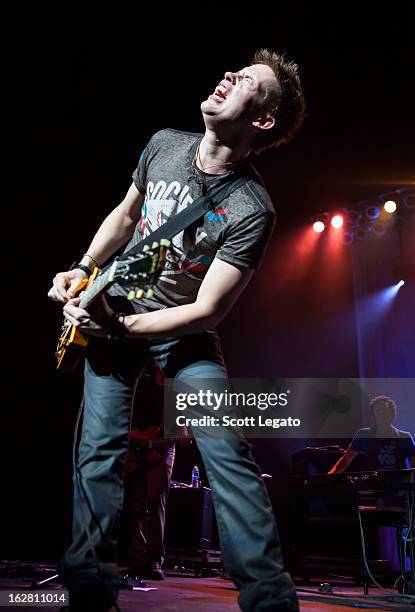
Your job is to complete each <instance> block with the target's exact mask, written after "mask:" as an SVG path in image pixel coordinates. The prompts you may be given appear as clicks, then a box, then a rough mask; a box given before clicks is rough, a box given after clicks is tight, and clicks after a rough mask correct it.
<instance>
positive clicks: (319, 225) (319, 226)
mask: <svg viewBox="0 0 415 612" xmlns="http://www.w3.org/2000/svg"><path fill="white" fill-rule="evenodd" d="M325 227H326V226H325V225H324V223H323V221H315V222H314V223H313V230H314V231H315V232H317V234H320V233H321V232H324V230H325Z"/></svg>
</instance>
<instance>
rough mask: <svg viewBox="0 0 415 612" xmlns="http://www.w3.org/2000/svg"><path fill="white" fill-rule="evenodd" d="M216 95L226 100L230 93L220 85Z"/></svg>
mask: <svg viewBox="0 0 415 612" xmlns="http://www.w3.org/2000/svg"><path fill="white" fill-rule="evenodd" d="M214 93H215V94H216V95H217V96H220V97H221V98H226V96H227V93H228V91H227V89H226V87H224V86H223V85H218V86H217V87H216V89H215V92H214Z"/></svg>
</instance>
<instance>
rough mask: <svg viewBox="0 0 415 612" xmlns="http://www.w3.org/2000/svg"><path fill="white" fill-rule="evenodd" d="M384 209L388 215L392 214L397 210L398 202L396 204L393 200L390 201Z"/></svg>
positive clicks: (385, 204)
mask: <svg viewBox="0 0 415 612" xmlns="http://www.w3.org/2000/svg"><path fill="white" fill-rule="evenodd" d="M383 208H384V209H385V210H386V212H387V213H390V214H392V213H394V212H395V210H396V202H394V201H393V200H388V201H387V202H385V203H384V205H383Z"/></svg>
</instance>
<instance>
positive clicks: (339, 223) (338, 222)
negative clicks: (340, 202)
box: [331, 215, 343, 229]
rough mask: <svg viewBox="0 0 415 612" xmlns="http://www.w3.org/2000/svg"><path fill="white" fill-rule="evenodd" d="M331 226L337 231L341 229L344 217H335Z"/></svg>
mask: <svg viewBox="0 0 415 612" xmlns="http://www.w3.org/2000/svg"><path fill="white" fill-rule="evenodd" d="M331 224H332V226H333V227H335V228H336V229H339V228H340V227H341V226H342V225H343V217H342V216H341V215H334V217H333V218H332V220H331Z"/></svg>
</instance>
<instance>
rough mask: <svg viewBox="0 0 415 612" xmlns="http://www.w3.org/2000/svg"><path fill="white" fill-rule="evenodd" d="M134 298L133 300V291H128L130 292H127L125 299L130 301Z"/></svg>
mask: <svg viewBox="0 0 415 612" xmlns="http://www.w3.org/2000/svg"><path fill="white" fill-rule="evenodd" d="M134 298H135V289H130V291H129V292H128V295H127V299H128V300H130V301H131V300H133V299H134Z"/></svg>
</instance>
